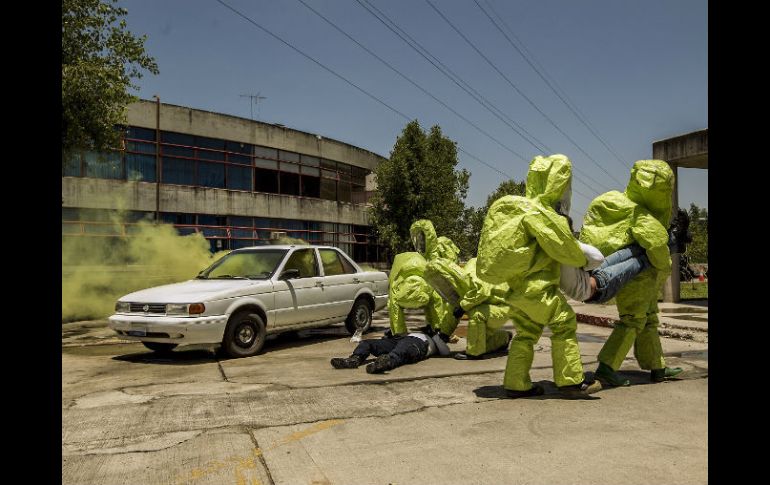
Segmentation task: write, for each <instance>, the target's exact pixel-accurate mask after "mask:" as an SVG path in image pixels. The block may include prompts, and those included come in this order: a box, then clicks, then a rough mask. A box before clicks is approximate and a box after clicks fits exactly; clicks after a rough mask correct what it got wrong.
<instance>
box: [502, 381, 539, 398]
mask: <svg viewBox="0 0 770 485" xmlns="http://www.w3.org/2000/svg"><path fill="white" fill-rule="evenodd" d="M544 393H545V389H543V386H541V385H540V384H532V387H530V388H529V389H527V390H526V391H513V390H511V389H506V390H505V396H506V397H508V398H510V399H517V398H520V397H532V396H542V395H543V394H544Z"/></svg>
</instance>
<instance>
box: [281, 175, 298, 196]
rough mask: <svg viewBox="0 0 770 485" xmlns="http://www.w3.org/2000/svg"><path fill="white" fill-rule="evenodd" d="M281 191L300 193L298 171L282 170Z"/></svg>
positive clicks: (290, 193) (284, 192) (291, 193)
mask: <svg viewBox="0 0 770 485" xmlns="http://www.w3.org/2000/svg"><path fill="white" fill-rule="evenodd" d="M281 193H282V194H287V195H299V175H297V174H296V173H289V172H281Z"/></svg>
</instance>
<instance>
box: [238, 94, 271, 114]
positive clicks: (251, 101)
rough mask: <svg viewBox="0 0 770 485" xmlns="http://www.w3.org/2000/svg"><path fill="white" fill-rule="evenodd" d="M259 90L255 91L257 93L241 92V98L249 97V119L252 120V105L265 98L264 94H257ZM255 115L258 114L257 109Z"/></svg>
mask: <svg viewBox="0 0 770 485" xmlns="http://www.w3.org/2000/svg"><path fill="white" fill-rule="evenodd" d="M260 92H261V91H260ZM260 92H257V94H241V98H249V108H250V110H251V121H254V105H255V104H257V103H259V100H260V99H267V98H266V97H265V96H260V95H259V94H260ZM257 115H259V111H257Z"/></svg>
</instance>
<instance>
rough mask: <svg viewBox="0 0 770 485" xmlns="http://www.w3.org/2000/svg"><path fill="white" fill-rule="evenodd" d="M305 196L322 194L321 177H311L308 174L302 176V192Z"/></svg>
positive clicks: (316, 196)
mask: <svg viewBox="0 0 770 485" xmlns="http://www.w3.org/2000/svg"><path fill="white" fill-rule="evenodd" d="M300 195H302V196H303V197H315V198H318V197H320V196H321V179H320V178H318V177H309V176H307V175H303V176H302V193H301V194H300Z"/></svg>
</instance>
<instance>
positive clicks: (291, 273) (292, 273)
mask: <svg viewBox="0 0 770 485" xmlns="http://www.w3.org/2000/svg"><path fill="white" fill-rule="evenodd" d="M292 278H299V270H298V269H287V270H284V271H282V272H281V275H280V276H279V277H278V279H279V280H290V279H292Z"/></svg>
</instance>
